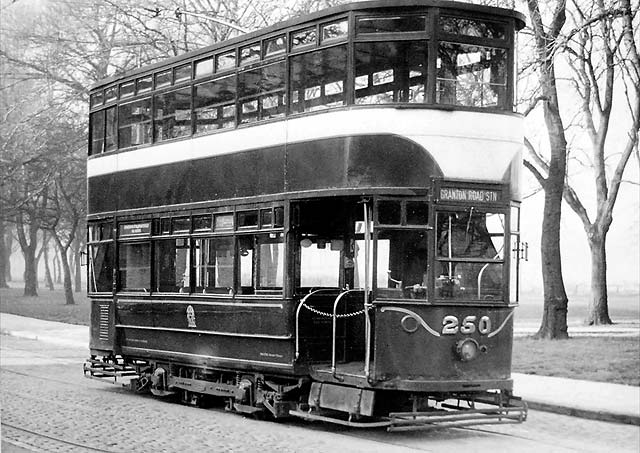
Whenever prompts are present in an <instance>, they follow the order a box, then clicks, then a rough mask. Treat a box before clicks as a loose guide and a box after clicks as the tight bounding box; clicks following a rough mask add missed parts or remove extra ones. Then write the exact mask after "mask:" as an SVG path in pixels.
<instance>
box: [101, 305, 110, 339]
mask: <svg viewBox="0 0 640 453" xmlns="http://www.w3.org/2000/svg"><path fill="white" fill-rule="evenodd" d="M100 340H102V341H109V304H100Z"/></svg>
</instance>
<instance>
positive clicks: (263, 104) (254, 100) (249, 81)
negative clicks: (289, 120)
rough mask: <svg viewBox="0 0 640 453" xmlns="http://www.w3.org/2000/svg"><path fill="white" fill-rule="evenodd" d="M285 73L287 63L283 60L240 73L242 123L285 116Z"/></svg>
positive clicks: (239, 91) (239, 87)
mask: <svg viewBox="0 0 640 453" xmlns="http://www.w3.org/2000/svg"><path fill="white" fill-rule="evenodd" d="M285 74H286V69H285V63H284V61H282V62H279V63H276V64H272V65H268V66H263V67H261V68H256V69H252V70H250V71H244V72H241V73H240V74H239V75H238V98H239V99H240V104H241V109H240V122H241V123H248V122H253V121H256V120H258V119H266V118H275V117H279V116H284V114H285V96H284V87H285V79H286V75H285Z"/></svg>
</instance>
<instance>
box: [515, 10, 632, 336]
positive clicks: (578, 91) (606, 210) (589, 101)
mask: <svg viewBox="0 0 640 453" xmlns="http://www.w3.org/2000/svg"><path fill="white" fill-rule="evenodd" d="M567 11H568V12H569V13H570V16H569V17H570V20H569V22H570V25H571V26H572V29H571V30H569V31H567V32H565V33H563V34H560V35H558V36H556V38H555V40H554V41H553V42H551V43H549V44H548V47H549V48H551V49H554V50H555V52H556V53H560V54H561V55H562V56H563V62H565V63H566V68H565V69H564V71H565V72H566V73H567V74H569V77H567V79H568V80H569V83H566V84H564V85H563V90H565V91H568V92H569V93H570V95H571V96H573V97H574V98H575V99H578V100H579V101H578V104H577V106H578V108H577V110H576V109H573V108H572V106H564V108H563V109H562V110H561V111H560V110H558V117H561V116H564V117H566V118H570V120H569V122H568V125H567V126H565V128H564V131H563V135H565V136H569V137H570V142H571V143H572V145H571V152H570V153H569V155H568V158H573V159H571V160H570V162H579V163H580V165H586V166H587V167H589V168H590V169H591V171H592V172H593V181H594V187H595V209H594V210H592V214H590V213H589V209H588V205H587V204H586V203H585V202H584V201H583V200H584V198H585V195H586V194H585V193H580V192H579V191H578V190H577V189H575V187H574V186H572V183H571V178H570V177H568V176H567V178H566V180H565V185H564V190H563V192H562V195H563V198H564V200H565V201H566V202H567V204H568V205H569V206H570V207H571V208H572V210H573V211H574V212H575V213H576V214H577V215H578V217H579V218H580V220H581V221H582V224H583V227H584V230H585V232H586V236H587V241H588V244H589V248H590V252H591V298H590V304H589V313H588V318H587V320H586V321H587V323H589V324H610V323H611V319H610V317H609V313H608V299H607V256H606V237H607V232H608V231H609V228H610V226H611V223H612V221H613V216H612V214H613V208H614V206H615V202H616V200H617V197H618V194H619V191H620V187H621V184H622V181H623V179H622V178H623V174H624V170H625V168H626V165H627V163H628V161H629V159H630V156H631V155H632V152H633V150H634V149H637V144H638V128H639V127H640V77H639V71H640V69H639V68H640V60H639V58H638V50H637V44H636V43H635V41H634V17H636V15H637V13H638V7H637V6H636V8H635V10H634V9H633V8H632V6H631V3H630V0H620V1H615V2H610V3H607V2H606V1H605V0H598V1H596V2H581V1H579V0H572V1H571V4H570V5H569V7H568V8H567ZM561 83H562V82H561ZM618 91H619V92H620V93H621V95H618V96H617V92H618ZM622 93H623V94H622ZM543 95H544V94H543ZM616 99H617V100H616ZM616 102H618V105H617V107H616V105H615V103H616ZM625 112H626V114H624V113H625ZM613 118H616V124H613V121H614V120H613ZM614 128H617V129H618V130H620V129H624V130H626V133H624V134H623V135H624V138H623V139H622V140H619V139H616V138H614V137H612V135H614V134H613V133H612V130H613V129H614ZM547 129H549V128H548V127H547ZM585 132H586V134H585ZM614 132H615V131H614ZM583 137H584V138H583ZM564 140H565V143H566V138H565V139H564ZM527 146H528V149H529V155H530V156H531V157H532V159H533V161H532V162H525V165H526V166H527V168H529V169H530V170H531V171H532V173H533V174H534V175H535V176H536V177H537V178H538V180H539V181H543V180H544V177H543V176H542V175H543V174H548V172H549V164H550V163H549V161H548V160H547V159H545V158H544V156H543V154H542V153H541V152H540V150H539V149H536V148H535V147H534V146H533V145H532V144H531V143H530V142H527ZM582 151H584V152H582ZM541 185H542V183H541ZM543 188H544V185H543ZM543 231H544V233H543V234H544V235H546V231H545V230H543ZM543 265H544V264H543Z"/></svg>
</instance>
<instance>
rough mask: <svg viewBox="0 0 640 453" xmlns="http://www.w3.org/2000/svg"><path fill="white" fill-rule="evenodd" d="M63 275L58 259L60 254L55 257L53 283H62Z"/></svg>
mask: <svg viewBox="0 0 640 453" xmlns="http://www.w3.org/2000/svg"><path fill="white" fill-rule="evenodd" d="M61 274H62V273H61V272H60V259H59V258H58V253H57V252H56V254H55V255H54V256H53V281H54V282H55V283H58V284H59V283H62V277H61V276H60V275H61Z"/></svg>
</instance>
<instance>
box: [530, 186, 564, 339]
mask: <svg viewBox="0 0 640 453" xmlns="http://www.w3.org/2000/svg"><path fill="white" fill-rule="evenodd" d="M556 192H557V191H554V190H551V189H550V188H548V189H547V190H546V191H545V206H544V214H543V221H542V231H544V232H545V234H543V235H542V238H541V247H540V248H541V253H542V282H543V286H544V309H543V314H542V324H541V325H540V329H539V330H538V332H537V333H536V335H535V337H536V338H547V339H565V338H569V335H568V333H567V306H568V302H569V301H568V299H567V294H566V291H565V288H564V282H563V279H562V260H561V255H560V214H561V203H559V202H557V200H555V199H554V197H555V198H557V196H558V194H557V193H556ZM561 197H562V189H561V188H560V199H562V198H561Z"/></svg>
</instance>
